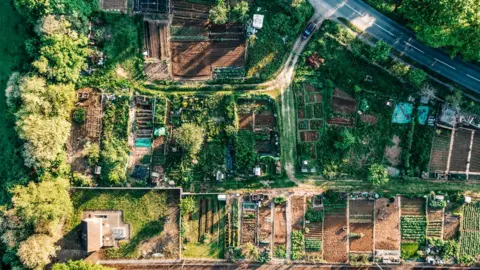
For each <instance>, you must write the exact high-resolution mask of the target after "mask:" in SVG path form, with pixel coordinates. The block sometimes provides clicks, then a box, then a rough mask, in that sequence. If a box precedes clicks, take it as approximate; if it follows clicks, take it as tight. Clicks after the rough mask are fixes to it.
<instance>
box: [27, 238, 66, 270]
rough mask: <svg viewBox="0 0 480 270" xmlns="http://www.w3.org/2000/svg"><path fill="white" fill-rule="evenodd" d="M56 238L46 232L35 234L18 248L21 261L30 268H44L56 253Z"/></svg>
mask: <svg viewBox="0 0 480 270" xmlns="http://www.w3.org/2000/svg"><path fill="white" fill-rule="evenodd" d="M56 251H57V248H56V247H55V239H54V238H53V237H51V236H49V235H45V234H34V235H32V236H30V237H29V238H28V239H27V240H26V241H24V242H22V243H21V244H20V246H19V248H18V257H19V258H20V261H21V262H22V263H23V264H24V265H25V266H26V267H27V268H30V269H43V267H44V266H45V265H46V264H48V263H50V258H51V257H52V256H53V255H55V252H56Z"/></svg>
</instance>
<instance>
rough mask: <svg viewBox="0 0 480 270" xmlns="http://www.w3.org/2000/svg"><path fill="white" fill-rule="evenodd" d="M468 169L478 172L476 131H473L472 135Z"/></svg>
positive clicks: (479, 152)
mask: <svg viewBox="0 0 480 270" xmlns="http://www.w3.org/2000/svg"><path fill="white" fill-rule="evenodd" d="M470 171H471V172H480V135H479V133H478V132H475V136H474V137H473V144H472V155H471V160H470Z"/></svg>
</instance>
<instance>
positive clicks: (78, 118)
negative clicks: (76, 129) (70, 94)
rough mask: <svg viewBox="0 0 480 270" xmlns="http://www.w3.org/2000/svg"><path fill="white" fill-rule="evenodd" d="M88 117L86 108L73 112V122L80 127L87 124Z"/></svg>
mask: <svg viewBox="0 0 480 270" xmlns="http://www.w3.org/2000/svg"><path fill="white" fill-rule="evenodd" d="M86 117H87V113H86V111H85V109H84V108H81V107H80V108H77V109H75V111H73V122H75V123H76V124H79V125H83V124H84V123H85V118H86Z"/></svg>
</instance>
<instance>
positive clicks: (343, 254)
mask: <svg viewBox="0 0 480 270" xmlns="http://www.w3.org/2000/svg"><path fill="white" fill-rule="evenodd" d="M331 207H332V206H325V224H324V235H323V241H324V242H323V250H324V252H323V259H324V260H326V261H327V262H331V263H345V262H347V259H348V257H347V252H348V234H347V232H348V228H347V226H348V224H347V212H346V210H347V209H346V206H344V207H343V208H331Z"/></svg>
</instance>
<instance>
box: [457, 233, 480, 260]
mask: <svg viewBox="0 0 480 270" xmlns="http://www.w3.org/2000/svg"><path fill="white" fill-rule="evenodd" d="M460 254H461V255H471V256H478V254H480V232H478V231H477V232H475V231H474V232H472V231H465V232H462V236H461V237H460Z"/></svg>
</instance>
